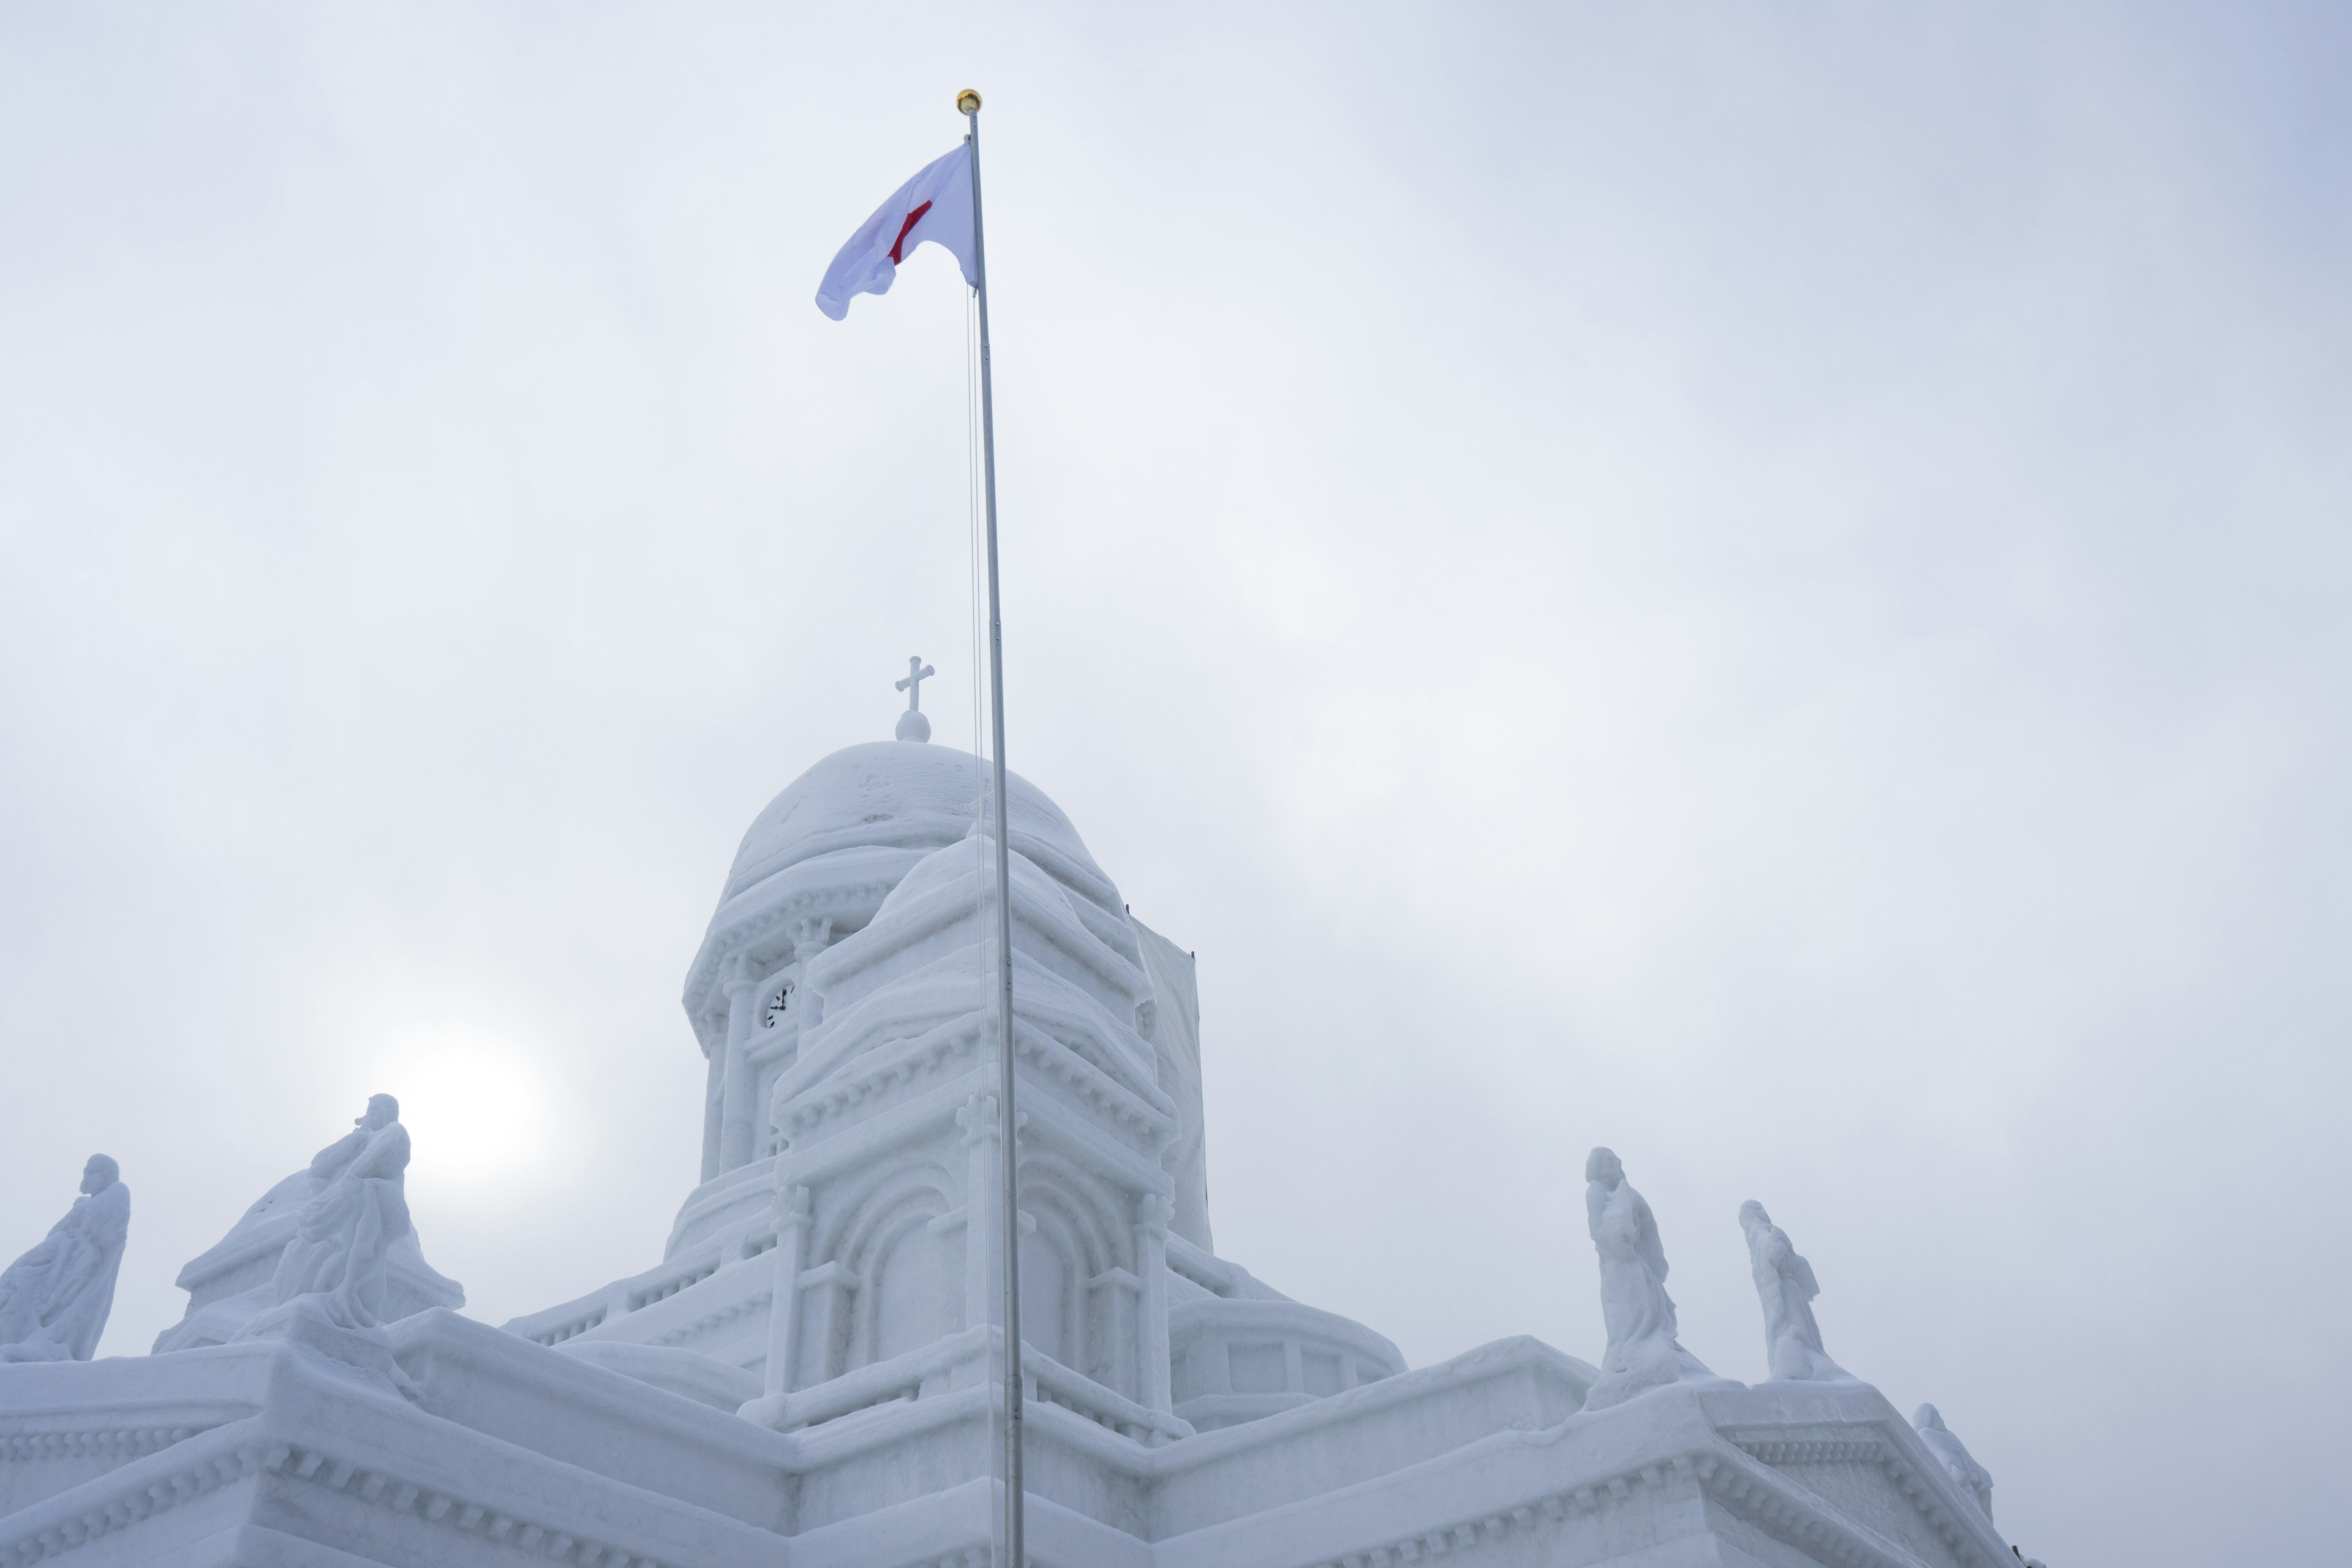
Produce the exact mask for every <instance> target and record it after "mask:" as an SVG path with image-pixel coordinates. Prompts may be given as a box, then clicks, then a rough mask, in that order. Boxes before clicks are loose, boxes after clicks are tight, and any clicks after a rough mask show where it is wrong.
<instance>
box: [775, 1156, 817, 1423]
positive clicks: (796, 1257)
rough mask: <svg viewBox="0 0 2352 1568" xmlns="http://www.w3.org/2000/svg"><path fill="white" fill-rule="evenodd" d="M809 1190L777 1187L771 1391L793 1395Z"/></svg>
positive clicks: (807, 1228) (799, 1326)
mask: <svg viewBox="0 0 2352 1568" xmlns="http://www.w3.org/2000/svg"><path fill="white" fill-rule="evenodd" d="M808 1230H809V1190H808V1189H807V1188H806V1187H802V1186H793V1187H779V1188H778V1189H776V1247H775V1258H776V1289H775V1295H774V1296H773V1297H772V1298H771V1300H770V1305H769V1309H768V1393H769V1394H772V1395H773V1394H790V1393H791V1392H792V1391H793V1383H794V1379H793V1373H794V1372H795V1371H796V1370H797V1369H798V1368H797V1363H798V1362H799V1359H800V1331H801V1270H803V1268H807V1267H808Z"/></svg>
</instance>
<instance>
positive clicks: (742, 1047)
mask: <svg viewBox="0 0 2352 1568" xmlns="http://www.w3.org/2000/svg"><path fill="white" fill-rule="evenodd" d="M726 976H727V982H726V990H727V1073H726V1099H725V1104H726V1109H725V1111H724V1112H723V1114H722V1115H721V1117H720V1119H719V1169H720V1170H721V1171H731V1170H734V1169H735V1168H736V1167H737V1166H739V1165H746V1164H749V1163H751V1158H752V1156H753V1153H754V1152H755V1150H754V1147H753V1144H754V1142H755V1139H756V1135H757V1131H758V1120H757V1118H758V1110H757V1108H756V1107H754V1106H753V1105H752V1103H751V1100H752V1099H753V1096H752V1092H751V1029H752V1025H753V1021H754V1015H755V1014H757V1013H758V1012H759V1010H760V976H759V967H758V965H756V964H755V963H752V962H751V954H750V953H747V952H739V953H737V954H735V956H734V957H732V958H730V959H729V960H728V961H727V969H726Z"/></svg>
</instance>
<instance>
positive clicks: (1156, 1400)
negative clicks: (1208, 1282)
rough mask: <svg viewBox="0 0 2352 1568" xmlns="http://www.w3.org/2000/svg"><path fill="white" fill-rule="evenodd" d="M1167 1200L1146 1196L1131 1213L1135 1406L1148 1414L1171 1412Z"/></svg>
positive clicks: (1172, 1404)
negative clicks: (1138, 1291)
mask: <svg viewBox="0 0 2352 1568" xmlns="http://www.w3.org/2000/svg"><path fill="white" fill-rule="evenodd" d="M1170 1218H1171V1210H1170V1208H1169V1204H1168V1200H1167V1199H1166V1198H1163V1197H1161V1196H1160V1194H1158V1193H1146V1194H1143V1201H1142V1202H1140V1203H1139V1204H1138V1205H1136V1209H1135V1271H1136V1273H1137V1274H1138V1275H1139V1277H1140V1283H1141V1285H1142V1298H1141V1300H1140V1301H1139V1308H1140V1310H1139V1313H1138V1314H1137V1316H1138V1324H1137V1332H1136V1336H1135V1341H1136V1355H1137V1360H1138V1362H1139V1365H1138V1366H1137V1368H1136V1371H1137V1373H1138V1374H1139V1377H1138V1381H1137V1384H1136V1388H1137V1393H1136V1397H1135V1402H1136V1403H1137V1404H1138V1405H1142V1406H1144V1407H1145V1408H1146V1409H1150V1410H1167V1411H1173V1410H1174V1409H1175V1408H1176V1405H1175V1402H1174V1401H1173V1400H1172V1399H1171V1397H1170V1395H1169V1389H1168V1380H1169V1366H1168V1222H1169V1219H1170Z"/></svg>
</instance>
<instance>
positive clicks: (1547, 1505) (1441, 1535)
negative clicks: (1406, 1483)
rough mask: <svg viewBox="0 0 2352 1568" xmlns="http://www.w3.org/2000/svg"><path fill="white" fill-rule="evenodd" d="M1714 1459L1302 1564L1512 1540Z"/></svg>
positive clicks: (1361, 1563) (1308, 1567) (1370, 1564)
mask: <svg viewBox="0 0 2352 1568" xmlns="http://www.w3.org/2000/svg"><path fill="white" fill-rule="evenodd" d="M1712 1463H1713V1458H1712V1456H1707V1455H1692V1454H1680V1455H1676V1456H1675V1458H1672V1459H1664V1460H1660V1461H1659V1462H1657V1463H1655V1464H1651V1465H1640V1466H1636V1467H1634V1468H1632V1469H1628V1470H1623V1471H1620V1472H1619V1473H1617V1474H1615V1475H1612V1476H1606V1477H1602V1478H1600V1479H1595V1480H1591V1481H1589V1482H1586V1483H1584V1484H1582V1485H1580V1486H1573V1487H1567V1488H1564V1489H1561V1490H1559V1491H1556V1492H1547V1493H1545V1494H1543V1495H1542V1496H1540V1497H1535V1498H1530V1499H1528V1500H1527V1501H1526V1502H1523V1503H1519V1504H1517V1506H1515V1507H1512V1508H1508V1509H1496V1510H1492V1511H1490V1512H1485V1513H1480V1514H1475V1515H1473V1516H1471V1517H1469V1518H1466V1519H1460V1520H1456V1521H1454V1522H1452V1523H1450V1524H1444V1525H1439V1526H1436V1527H1434V1528H1433V1529H1429V1530H1416V1531H1412V1533H1411V1534H1409V1535H1400V1536H1396V1537H1394V1538H1392V1539H1391V1540H1388V1541H1384V1542H1381V1543H1380V1544H1379V1545H1377V1546H1372V1547H1368V1548H1365V1549H1364V1550H1362V1551H1359V1552H1341V1553H1340V1554H1339V1555H1338V1556H1336V1557H1314V1558H1309V1559H1307V1561H1306V1562H1305V1563H1301V1564H1299V1568H1397V1565H1398V1564H1401V1563H1418V1562H1420V1561H1421V1560H1422V1559H1423V1558H1425V1557H1437V1556H1442V1555H1444V1554H1445V1553H1447V1552H1461V1551H1464V1550H1465V1549H1467V1548H1471V1547H1475V1546H1483V1545H1486V1544H1488V1543H1490V1542H1500V1541H1507V1540H1509V1539H1510V1538H1511V1537H1513V1536H1514V1535H1520V1534H1524V1533H1525V1532H1527V1531H1530V1530H1533V1529H1534V1528H1536V1526H1537V1525H1538V1523H1557V1522H1559V1521H1562V1520H1566V1519H1568V1518H1570V1517H1571V1516H1572V1515H1576V1514H1585V1513H1600V1512H1601V1511H1603V1510H1609V1509H1613V1508H1617V1507H1620V1506H1621V1505H1622V1504H1623V1503H1624V1502H1625V1500H1627V1499H1628V1498H1630V1497H1632V1496H1633V1491H1634V1489H1636V1488H1638V1487H1648V1488H1650V1489H1657V1488H1659V1487H1662V1486H1664V1485H1665V1484H1666V1482H1667V1481H1668V1480H1670V1479H1671V1480H1675V1481H1679V1482H1681V1483H1684V1484H1685V1485H1687V1484H1689V1483H1690V1482H1691V1480H1692V1479H1693V1478H1694V1477H1696V1475H1697V1474H1698V1473H1699V1470H1698V1467H1699V1466H1700V1465H1701V1464H1709V1465H1711V1464H1712Z"/></svg>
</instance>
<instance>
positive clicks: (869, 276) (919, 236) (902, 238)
mask: <svg viewBox="0 0 2352 1568" xmlns="http://www.w3.org/2000/svg"><path fill="white" fill-rule="evenodd" d="M927 243H928V244H931V245H943V246H945V247H947V248H948V251H949V253H950V255H952V256H953V257H954V258H956V260H957V261H959V262H961V264H962V266H963V280H964V281H965V282H967V283H970V284H972V285H973V286H975V287H977V286H978V285H979V282H980V276H979V271H978V269H977V268H974V267H973V265H972V243H971V144H970V143H969V142H967V143H966V144H964V145H963V146H961V147H959V148H957V149H956V150H955V151H954V152H952V153H949V154H948V155H947V156H946V157H944V158H941V159H939V160H938V161H936V162H934V163H926V164H924V165H923V172H922V173H921V174H917V175H916V176H915V177H914V178H913V179H911V180H908V182H907V183H906V184H903V185H901V186H899V187H898V194H897V195H894V196H892V197H891V198H890V199H889V200H888V201H887V202H884V203H883V204H882V205H880V206H879V207H877V208H876V209H875V211H874V216H872V217H869V218H867V219H866V221H865V222H864V223H863V224H861V225H859V226H858V229H857V232H856V234H853V235H851V236H850V237H849V243H848V244H847V245H845V246H843V247H841V254H840V255H838V256H836V257H835V258H833V265H832V266H830V267H828V268H825V269H824V282H823V283H821V284H819V285H818V286H817V290H816V308H817V309H818V310H823V311H824V313H825V314H826V315H828V316H831V317H832V318H833V319H834V320H835V321H840V320H841V319H842V318H843V317H844V316H846V315H847V314H849V301H850V300H853V299H855V298H856V296H858V295H860V294H887V293H888V292H889V291H890V282H891V279H895V278H896V277H898V264H899V263H900V262H902V261H904V260H906V259H907V258H908V256H910V255H912V254H913V253H914V249H915V247H917V246H919V245H923V244H927Z"/></svg>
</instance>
